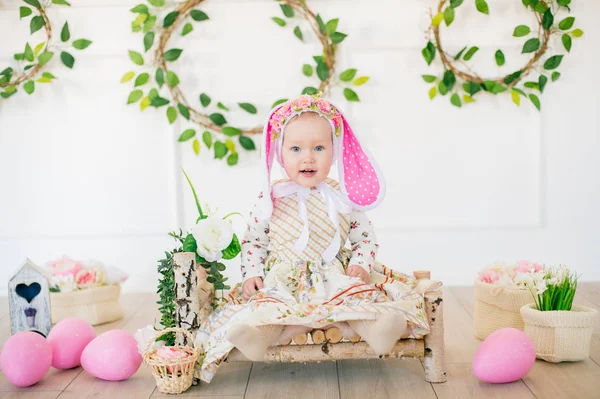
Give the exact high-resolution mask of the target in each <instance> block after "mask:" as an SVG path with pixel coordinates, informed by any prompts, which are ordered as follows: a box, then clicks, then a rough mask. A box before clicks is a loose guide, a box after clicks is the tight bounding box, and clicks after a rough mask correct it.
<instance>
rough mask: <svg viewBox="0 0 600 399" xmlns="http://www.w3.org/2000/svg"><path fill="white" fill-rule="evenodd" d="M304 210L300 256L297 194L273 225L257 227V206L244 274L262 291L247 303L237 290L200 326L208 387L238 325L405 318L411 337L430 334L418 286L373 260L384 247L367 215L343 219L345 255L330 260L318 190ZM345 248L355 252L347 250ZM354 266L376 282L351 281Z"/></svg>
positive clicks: (281, 202)
mask: <svg viewBox="0 0 600 399" xmlns="http://www.w3.org/2000/svg"><path fill="white" fill-rule="evenodd" d="M326 183H327V184H329V185H330V186H331V187H333V188H334V189H336V190H339V185H338V183H337V182H335V181H334V180H331V179H327V180H326ZM306 204H307V210H308V221H309V232H310V234H309V240H308V244H307V245H306V247H305V249H304V250H303V251H302V252H300V253H297V252H295V251H294V249H293V248H292V247H293V245H294V243H295V242H296V240H297V238H298V237H299V235H300V232H301V229H302V227H303V222H302V221H301V220H300V218H299V216H298V200H297V198H296V197H295V196H288V197H284V198H278V199H276V200H275V201H274V206H273V214H272V216H271V218H270V220H265V221H259V220H258V218H256V217H255V216H253V215H255V214H256V213H257V209H256V207H255V209H254V210H253V212H252V213H251V214H250V221H249V225H248V229H247V231H246V234H245V236H244V239H243V241H242V253H241V255H242V276H243V281H245V280H247V279H248V278H250V277H256V276H258V277H261V278H262V279H263V281H264V288H263V289H261V290H259V291H257V292H256V293H255V294H254V295H253V296H252V297H251V298H250V299H249V300H248V301H244V300H243V299H242V297H241V287H240V285H238V286H236V287H235V288H234V289H233V290H232V291H231V292H230V293H229V294H228V295H227V296H226V298H225V301H224V302H225V304H224V305H223V306H220V307H218V308H217V309H215V310H214V311H213V313H211V315H210V316H209V317H208V318H207V319H206V320H204V322H203V323H202V325H201V327H200V329H199V331H198V334H197V341H198V343H199V344H200V345H202V347H203V348H204V351H205V357H204V361H203V363H202V366H201V370H200V378H201V379H202V380H203V381H205V382H210V380H211V379H212V378H213V377H214V375H215V373H216V371H217V368H218V366H219V364H220V363H221V362H222V361H223V360H224V359H225V358H226V357H227V354H228V353H229V352H230V351H231V349H233V345H231V343H230V342H229V341H227V340H226V338H225V337H226V335H227V332H228V331H229V329H230V328H231V326H233V325H235V324H238V323H247V324H250V325H253V326H261V325H270V324H279V325H302V326H309V327H312V328H323V327H326V326H327V325H330V324H332V323H335V322H344V321H349V320H373V319H375V318H377V316H378V315H379V314H383V313H403V314H404V315H405V316H406V319H407V321H408V327H409V331H410V335H409V336H410V337H412V338H421V337H422V336H423V335H425V334H427V333H428V332H429V325H428V323H427V318H426V315H425V309H424V302H423V296H422V295H420V294H419V293H418V292H416V291H415V287H416V281H415V280H414V279H413V278H412V277H409V276H406V275H404V274H401V273H398V272H395V271H393V270H391V269H389V268H387V267H385V266H383V265H382V264H381V263H379V262H377V261H376V260H375V257H376V254H377V248H378V245H377V243H376V237H375V233H374V231H373V226H372V224H371V222H370V221H369V220H368V218H367V216H366V214H365V213H364V212H358V211H354V212H351V213H350V214H340V215H339V220H340V225H339V233H340V238H341V240H340V242H341V245H340V251H339V253H338V255H337V256H336V257H335V259H333V260H332V261H330V262H325V261H324V260H323V259H322V258H321V254H322V253H323V251H324V250H325V248H326V247H327V246H328V244H329V243H330V242H331V240H332V238H333V237H334V235H335V233H336V228H335V226H334V225H333V223H332V222H331V220H330V219H329V216H328V213H327V207H326V206H325V202H324V200H323V198H322V197H321V196H320V195H319V193H318V192H317V191H314V192H313V191H311V194H310V196H309V198H308V200H307V202H306ZM346 242H349V243H350V248H345V245H344V244H345V243H346ZM348 265H358V266H360V267H363V268H364V269H365V270H367V271H368V272H369V273H370V274H371V284H366V283H365V282H364V281H362V280H361V279H359V278H356V277H350V276H347V275H346V273H345V269H346V267H347V266H348ZM429 288H431V287H429Z"/></svg>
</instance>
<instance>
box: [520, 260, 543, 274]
mask: <svg viewBox="0 0 600 399" xmlns="http://www.w3.org/2000/svg"><path fill="white" fill-rule="evenodd" d="M542 270H544V266H542V265H540V264H539V263H534V262H530V261H528V260H520V261H518V262H517V268H516V269H515V272H517V273H529V272H533V273H536V272H539V271H542Z"/></svg>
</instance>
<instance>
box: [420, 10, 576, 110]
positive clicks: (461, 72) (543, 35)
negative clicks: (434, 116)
mask: <svg viewBox="0 0 600 399" xmlns="http://www.w3.org/2000/svg"><path fill="white" fill-rule="evenodd" d="M521 1H522V3H523V5H524V6H525V8H526V9H527V10H528V11H530V12H533V13H534V15H535V18H536V20H537V22H538V26H537V27H533V28H532V27H530V26H528V25H518V26H516V27H515V28H514V30H513V32H512V35H513V36H514V37H517V38H522V40H525V42H524V43H523V47H522V50H521V53H522V54H531V59H530V60H529V62H527V64H526V65H524V66H523V67H521V68H519V69H517V70H516V71H513V72H511V73H509V74H507V75H503V76H500V77H496V78H485V77H481V76H479V75H478V74H477V73H476V72H474V71H472V69H471V68H470V67H469V65H468V61H469V60H470V59H471V58H472V57H474V56H475V55H476V53H477V51H478V50H479V48H478V47H477V46H465V47H464V48H463V49H462V50H460V51H459V52H458V53H457V54H456V55H452V54H449V53H447V52H446V51H444V48H443V47H442V41H441V29H440V27H441V25H442V22H443V23H445V24H446V26H447V27H449V26H450V25H451V24H452V23H453V22H454V18H455V10H456V9H457V8H458V7H459V6H461V5H462V4H463V0H440V1H439V3H438V7H437V12H436V13H435V14H434V13H433V12H431V13H430V14H431V26H430V27H429V30H428V33H429V37H430V39H429V41H428V42H427V45H426V46H425V47H424V48H423V50H422V51H421V53H422V55H423V58H424V59H425V62H427V65H431V63H432V62H433V60H434V59H435V57H436V55H438V54H439V57H440V60H441V62H442V65H443V67H444V71H443V73H442V74H441V75H439V76H438V75H431V74H425V75H422V77H423V80H424V81H425V82H426V83H431V84H433V85H432V86H431V87H430V89H429V98H430V99H433V98H434V97H436V95H437V94H440V95H442V96H445V95H448V96H449V98H450V103H451V104H453V105H454V106H456V107H459V108H460V107H461V106H462V105H463V103H465V104H466V103H472V102H474V101H475V96H476V95H478V94H479V93H483V92H487V93H490V94H494V95H496V94H500V93H510V95H511V98H512V101H513V102H514V103H515V104H516V105H520V104H521V99H522V98H525V99H529V100H530V102H531V103H532V104H533V105H534V106H535V107H536V108H537V109H538V110H541V102H540V99H539V95H540V94H541V93H543V92H544V88H545V87H546V84H547V83H548V82H549V81H552V82H555V81H556V80H558V79H559V78H560V76H561V75H560V72H559V71H557V68H558V67H559V66H560V65H561V63H562V61H563V58H564V56H565V54H557V55H552V56H550V57H546V53H547V50H548V46H549V41H550V38H551V36H552V35H559V36H560V37H561V42H562V44H563V47H564V50H565V51H566V52H567V53H569V52H570V51H571V48H572V43H573V38H579V37H581V36H582V35H583V31H582V30H581V29H577V28H574V23H575V17H573V16H567V17H564V18H562V17H561V18H559V16H558V14H559V12H562V11H567V12H569V13H570V12H571V9H570V7H569V5H570V4H571V0H546V1H543V0H521ZM474 2H475V7H476V9H477V10H478V11H479V12H481V13H483V14H486V15H489V14H490V9H489V6H488V4H487V2H486V1H485V0H474ZM494 59H495V62H496V65H497V66H499V67H501V66H503V65H504V64H505V62H506V56H505V54H504V52H503V51H502V50H501V49H499V50H497V51H496V53H495V54H494ZM458 65H460V67H459V66H458ZM532 72H536V73H537V75H538V76H537V78H531V75H532Z"/></svg>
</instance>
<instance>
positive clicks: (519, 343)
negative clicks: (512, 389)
mask: <svg viewBox="0 0 600 399" xmlns="http://www.w3.org/2000/svg"><path fill="white" fill-rule="evenodd" d="M534 362H535V347H534V345H533V341H532V340H531V338H529V337H528V336H527V334H525V333H524V332H523V331H521V330H517V329H516V328H502V329H500V330H497V331H494V332H493V333H491V334H490V335H489V336H488V337H487V338H486V339H485V341H483V343H482V344H481V345H480V346H479V349H477V352H476V353H475V357H474V358H473V374H475V377H477V378H479V379H480V380H481V381H484V382H491V383H505V382H512V381H516V380H518V379H520V378H521V377H523V376H524V375H525V374H527V373H528V372H529V370H531V367H533V363H534Z"/></svg>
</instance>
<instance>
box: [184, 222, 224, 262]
mask: <svg viewBox="0 0 600 399" xmlns="http://www.w3.org/2000/svg"><path fill="white" fill-rule="evenodd" d="M192 235H193V236H194V238H195V239H196V244H197V245H198V249H197V252H198V255H200V256H201V257H203V258H204V259H206V260H207V261H209V262H214V261H217V260H219V259H221V257H222V256H223V254H222V253H221V251H222V250H224V249H225V248H227V247H228V246H229V244H231V240H232V239H233V229H232V228H231V224H230V223H229V222H228V221H226V220H223V219H221V218H218V217H215V216H210V217H208V218H206V219H203V220H200V221H199V222H198V224H197V225H196V226H195V227H194V228H193V229H192Z"/></svg>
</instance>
